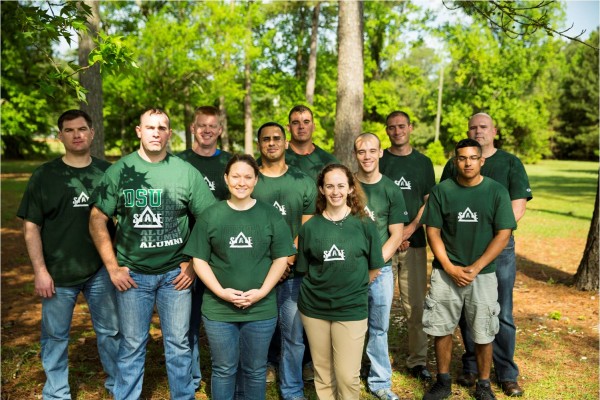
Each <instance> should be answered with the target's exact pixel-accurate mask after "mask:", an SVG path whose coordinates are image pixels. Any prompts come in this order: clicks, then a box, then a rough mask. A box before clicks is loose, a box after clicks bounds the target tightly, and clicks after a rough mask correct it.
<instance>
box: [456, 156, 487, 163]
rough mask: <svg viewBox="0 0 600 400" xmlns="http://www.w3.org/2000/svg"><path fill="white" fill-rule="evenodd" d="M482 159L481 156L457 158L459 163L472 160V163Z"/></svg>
mask: <svg viewBox="0 0 600 400" xmlns="http://www.w3.org/2000/svg"><path fill="white" fill-rule="evenodd" d="M480 158H481V156H469V157H465V156H458V157H456V160H457V161H458V162H465V161H467V159H469V160H471V161H477V160H479V159H480Z"/></svg>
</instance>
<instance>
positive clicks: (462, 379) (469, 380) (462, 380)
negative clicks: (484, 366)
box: [456, 372, 477, 387]
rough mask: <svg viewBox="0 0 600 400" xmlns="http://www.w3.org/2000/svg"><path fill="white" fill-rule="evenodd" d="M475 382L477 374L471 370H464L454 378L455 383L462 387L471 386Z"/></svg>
mask: <svg viewBox="0 0 600 400" xmlns="http://www.w3.org/2000/svg"><path fill="white" fill-rule="evenodd" d="M475 382H477V375H476V374H473V373H471V372H464V373H463V374H462V375H459V376H458V378H456V383H458V384H459V385H460V386H464V387H473V386H475Z"/></svg>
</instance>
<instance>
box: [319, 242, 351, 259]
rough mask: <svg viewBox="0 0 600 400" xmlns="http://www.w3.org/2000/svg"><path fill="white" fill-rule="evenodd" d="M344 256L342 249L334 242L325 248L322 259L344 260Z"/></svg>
mask: <svg viewBox="0 0 600 400" xmlns="http://www.w3.org/2000/svg"><path fill="white" fill-rule="evenodd" d="M345 259H346V256H345V255H344V250H340V249H338V248H337V246H336V245H335V244H334V245H333V246H331V249H329V251H328V250H325V251H324V252H323V261H344V260H345Z"/></svg>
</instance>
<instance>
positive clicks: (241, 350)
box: [202, 316, 277, 400]
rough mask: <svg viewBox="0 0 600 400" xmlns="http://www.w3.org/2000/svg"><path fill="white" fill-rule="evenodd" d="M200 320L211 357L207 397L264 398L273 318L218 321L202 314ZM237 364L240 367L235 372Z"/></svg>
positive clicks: (224, 398) (229, 399) (256, 399)
mask: <svg viewBox="0 0 600 400" xmlns="http://www.w3.org/2000/svg"><path fill="white" fill-rule="evenodd" d="M202 321H203V322H204V330H205V331H206V336H207V337H208V344H209V346H210V357H211V360H212V378H211V398H212V399H213V400H232V399H234V397H235V398H236V399H249V400H258V399H264V398H265V396H266V385H267V384H266V382H265V379H266V376H267V352H268V351H269V343H270V342H271V336H273V332H274V331H275V326H276V325H277V318H270V319H266V320H261V321H248V322H221V321H213V320H210V319H208V318H206V317H204V316H203V317H202ZM238 366H239V367H240V368H241V371H240V373H239V374H238ZM238 375H239V377H238ZM238 378H239V379H238ZM236 382H237V387H236Z"/></svg>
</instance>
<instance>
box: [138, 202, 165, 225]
mask: <svg viewBox="0 0 600 400" xmlns="http://www.w3.org/2000/svg"><path fill="white" fill-rule="evenodd" d="M133 227H134V228H162V227H163V224H162V215H161V214H155V213H153V212H152V209H151V208H150V206H146V208H144V211H142V212H141V213H140V214H133Z"/></svg>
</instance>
